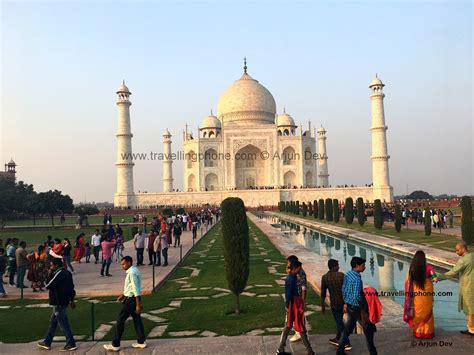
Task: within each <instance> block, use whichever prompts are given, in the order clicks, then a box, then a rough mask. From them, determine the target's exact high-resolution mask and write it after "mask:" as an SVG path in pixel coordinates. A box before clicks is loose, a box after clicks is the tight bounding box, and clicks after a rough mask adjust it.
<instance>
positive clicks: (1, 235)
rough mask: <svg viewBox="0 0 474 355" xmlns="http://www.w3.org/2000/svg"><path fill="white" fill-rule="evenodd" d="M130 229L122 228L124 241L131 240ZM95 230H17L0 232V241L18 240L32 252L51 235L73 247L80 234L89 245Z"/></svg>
mask: <svg viewBox="0 0 474 355" xmlns="http://www.w3.org/2000/svg"><path fill="white" fill-rule="evenodd" d="M131 229H132V227H124V228H123V232H124V236H125V240H130V239H131V238H132V231H131ZM94 232H95V228H82V229H53V228H48V229H42V230H18V231H9V230H3V231H0V239H2V240H3V245H5V242H6V240H7V238H18V239H19V240H20V241H22V240H24V241H26V249H27V250H28V251H32V250H34V249H36V248H37V247H38V245H39V244H42V243H44V242H45V241H46V237H47V236H48V235H51V236H52V237H53V239H54V238H60V239H61V240H62V239H63V238H69V240H70V241H71V243H72V244H73V245H74V241H75V240H76V237H77V236H78V235H79V234H80V233H84V234H85V235H86V242H88V243H90V236H91V235H92V234H94Z"/></svg>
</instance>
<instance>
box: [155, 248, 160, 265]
mask: <svg viewBox="0 0 474 355" xmlns="http://www.w3.org/2000/svg"><path fill="white" fill-rule="evenodd" d="M155 256H156V262H155V265H157V266H160V265H161V250H158V251H155Z"/></svg>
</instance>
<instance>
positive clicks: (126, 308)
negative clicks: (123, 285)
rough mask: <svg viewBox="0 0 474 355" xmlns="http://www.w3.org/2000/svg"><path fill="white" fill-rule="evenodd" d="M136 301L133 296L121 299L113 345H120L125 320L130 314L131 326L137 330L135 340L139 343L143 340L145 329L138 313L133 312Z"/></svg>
mask: <svg viewBox="0 0 474 355" xmlns="http://www.w3.org/2000/svg"><path fill="white" fill-rule="evenodd" d="M135 308H136V301H135V297H127V298H125V300H124V301H123V305H122V309H121V311H120V314H119V317H118V319H117V325H116V328H115V337H114V340H113V341H112V345H113V346H120V340H121V339H122V334H123V331H124V329H125V321H126V320H127V319H128V317H130V316H132V318H133V326H134V327H135V331H136V332H137V341H138V343H140V344H143V343H144V342H145V330H144V329H143V323H142V318H141V317H140V315H139V314H136V313H135Z"/></svg>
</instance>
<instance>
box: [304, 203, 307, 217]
mask: <svg viewBox="0 0 474 355" xmlns="http://www.w3.org/2000/svg"><path fill="white" fill-rule="evenodd" d="M307 214H308V206H307V205H306V203H304V202H303V217H306V215H307Z"/></svg>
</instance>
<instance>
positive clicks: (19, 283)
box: [16, 265, 26, 288]
mask: <svg viewBox="0 0 474 355" xmlns="http://www.w3.org/2000/svg"><path fill="white" fill-rule="evenodd" d="M17 268H18V274H17V275H16V287H18V288H20V287H23V286H24V285H25V274H26V265H22V266H17Z"/></svg>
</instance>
